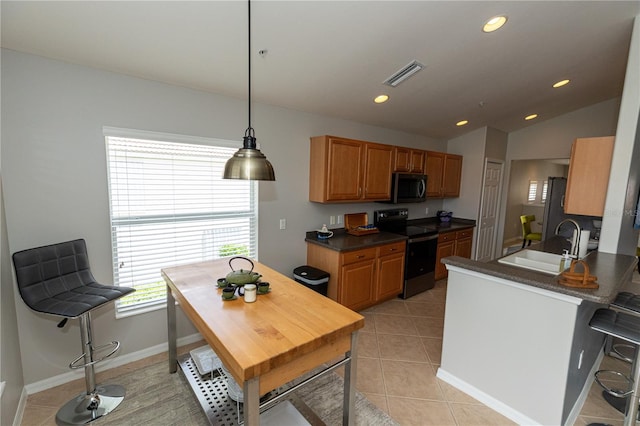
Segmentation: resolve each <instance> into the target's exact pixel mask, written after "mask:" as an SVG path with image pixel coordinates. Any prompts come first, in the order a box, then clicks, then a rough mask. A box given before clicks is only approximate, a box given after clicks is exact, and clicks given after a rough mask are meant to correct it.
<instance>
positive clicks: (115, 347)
mask: <svg viewBox="0 0 640 426" xmlns="http://www.w3.org/2000/svg"><path fill="white" fill-rule="evenodd" d="M111 347H113V349H112V350H111V351H110V352H109V353H107V354H106V355H104V356H103V357H101V358H99V359H96V360H93V361H91V362H86V363H83V364H78V362H80V361H82V360H83V359H84V357H85V355H86V353H83V354H82V355H80V356H79V357H78V358H76V359H74V360H73V361H71V363H70V364H69V368H71V369H72V370H74V369H76V368H84V367H88V366H90V365H94V364H97V363H99V362H100V361H104V360H105V359H107V358H109V357H110V356H111V355H113V354H115V353H116V352H117V351H118V349H120V342H118V341H116V340H114V341H113V342H111V343H107V344H106V345H101V346H96V347H95V348H92V351H93V352H100V351H103V350H105V349H108V348H111Z"/></svg>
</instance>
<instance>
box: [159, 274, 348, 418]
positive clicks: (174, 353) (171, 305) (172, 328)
mask: <svg viewBox="0 0 640 426" xmlns="http://www.w3.org/2000/svg"><path fill="white" fill-rule="evenodd" d="M176 325H177V324H176V299H175V297H174V295H173V290H172V288H171V287H170V286H169V284H168V283H167V332H168V340H169V342H168V343H169V373H175V372H176V371H177V369H178V347H177V329H176ZM357 343H358V331H357V330H356V331H354V332H352V333H351V347H350V350H349V351H348V352H346V353H345V358H344V360H343V361H341V362H339V363H338V364H340V365H344V367H345V370H344V394H343V415H342V424H343V425H355V372H356V371H357V370H356V369H357ZM337 366H338V365H335V364H334V365H332V366H330V367H327V368H326V369H325V370H323V371H321V372H319V373H317V374H316V375H314V376H312V377H311V378H309V379H307V380H305V381H303V382H302V383H300V384H299V385H297V386H296V387H295V388H297V387H299V386H302V385H304V384H306V383H308V382H309V381H311V380H314V379H316V378H318V377H320V376H321V375H324V373H326V372H328V371H329V370H333V369H334V368H336V367H337ZM283 384H284V383H283ZM259 389H260V376H256V377H254V378H252V379H250V380H248V381H245V382H244V383H243V392H244V413H245V414H244V415H245V424H246V425H248V426H253V425H259V423H260V420H259V415H260V408H261V405H260V394H259ZM293 390H295V389H291V391H293ZM194 391H195V392H197V390H196V389H194ZM288 392H289V391H287V393H288ZM287 393H281V394H279V395H278V396H277V397H276V398H273V399H272V400H269V401H267V402H265V405H267V404H268V405H272V404H274V403H275V402H277V401H276V399H277V400H280V398H283V397H284V396H286V394H287Z"/></svg>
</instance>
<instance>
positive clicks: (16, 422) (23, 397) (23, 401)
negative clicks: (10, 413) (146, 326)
mask: <svg viewBox="0 0 640 426" xmlns="http://www.w3.org/2000/svg"><path fill="white" fill-rule="evenodd" d="M28 397H29V394H27V388H22V393H21V394H20V401H18V407H17V408H16V415H15V417H14V418H13V426H20V425H21V424H22V417H24V410H25V408H27V398H28Z"/></svg>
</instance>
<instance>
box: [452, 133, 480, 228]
mask: <svg viewBox="0 0 640 426" xmlns="http://www.w3.org/2000/svg"><path fill="white" fill-rule="evenodd" d="M486 136H487V128H486V127H482V128H480V129H477V130H474V131H472V132H469V133H467V134H465V135H462V136H459V137H457V138H455V139H451V140H450V141H449V142H448V143H447V148H448V149H447V152H449V153H451V154H458V155H462V156H463V157H464V158H463V159H462V178H461V184H460V197H458V198H447V199H445V200H444V202H443V208H444V210H446V211H452V212H453V215H454V216H455V217H460V218H465V219H473V220H477V219H478V209H479V208H480V195H481V193H482V179H481V177H482V174H483V168H484V157H485V146H486Z"/></svg>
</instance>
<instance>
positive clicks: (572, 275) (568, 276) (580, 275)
mask: <svg viewBox="0 0 640 426" xmlns="http://www.w3.org/2000/svg"><path fill="white" fill-rule="evenodd" d="M577 265H582V272H576V266H577ZM597 280H598V277H596V276H595V275H591V274H590V273H589V265H587V263H586V262H585V261H584V260H572V261H571V267H570V268H569V270H568V271H566V272H563V273H562V274H561V277H560V278H559V279H558V283H560V284H562V285H564V286H567V287H574V288H584V289H595V288H598V287H600V286H599V285H598V283H597V282H596V281H597Z"/></svg>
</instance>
